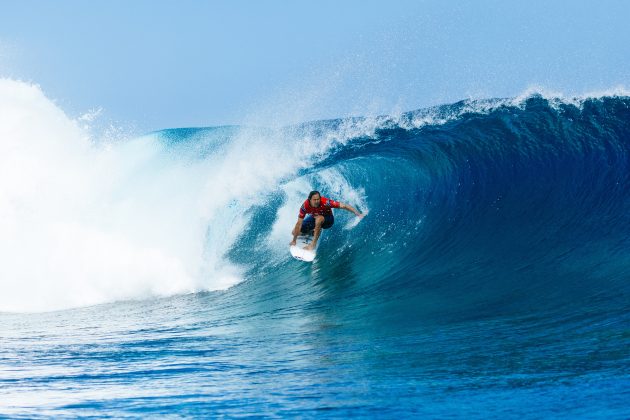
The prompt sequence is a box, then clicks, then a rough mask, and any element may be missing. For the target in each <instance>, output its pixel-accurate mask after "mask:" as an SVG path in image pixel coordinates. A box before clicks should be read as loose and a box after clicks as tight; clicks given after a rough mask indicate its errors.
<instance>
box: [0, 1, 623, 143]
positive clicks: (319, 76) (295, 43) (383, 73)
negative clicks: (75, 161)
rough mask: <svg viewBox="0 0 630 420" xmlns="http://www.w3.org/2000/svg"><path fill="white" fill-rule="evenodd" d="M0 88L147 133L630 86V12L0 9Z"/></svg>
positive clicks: (207, 5) (81, 4)
mask: <svg viewBox="0 0 630 420" xmlns="http://www.w3.org/2000/svg"><path fill="white" fill-rule="evenodd" d="M0 10H1V12H0V76H5V77H7V76H8V77H13V78H18V79H21V80H26V81H32V82H35V83H38V84H40V85H41V86H42V89H43V90H44V91H45V92H46V93H47V95H48V96H49V97H51V98H53V99H54V100H56V101H57V102H58V103H59V104H60V106H61V107H62V108H63V109H64V110H66V111H67V112H68V113H69V114H70V115H75V116H76V115H79V114H81V113H82V112H85V111H87V110H89V109H91V108H99V107H101V108H103V110H104V115H105V116H106V118H109V119H113V120H115V121H119V122H122V123H133V124H135V125H137V127H139V128H141V129H142V130H145V131H148V130H154V129H160V128H170V127H184V126H212V125H221V124H239V123H247V122H255V123H263V122H264V121H266V120H268V121H272V122H273V123H289V122H295V121H302V120H312V119H320V118H331V117H341V116H347V115H373V114H378V113H391V112H396V111H400V110H411V109H416V108H421V107H425V106H429V105H435V104H440V103H447V102H454V101H457V100H459V99H464V98H470V97H473V98H478V97H503V96H515V95H518V94H519V93H521V92H523V91H524V90H525V89H526V88H528V87H530V86H542V87H544V88H547V89H549V90H554V91H559V92H564V93H567V94H574V93H583V92H589V91H597V90H603V89H608V88H612V87H615V86H619V85H622V86H626V87H628V86H630V24H628V19H629V18H630V2H628V1H621V0H620V1H589V2H586V1H572V2H569V1H521V2H517V1H512V2H510V1H474V2H473V1H470V2H469V1H452V2H448V1H419V0H418V1H378V2H377V1H289V0H286V1H253V0H252V1H191V0H187V1H174V0H173V1H157V0H152V1H144V0H135V1H120V0H108V1H87V0H85V1H75V0H60V1H30V0H26V1H24V0H20V1H18V0H14V1H4V0H0Z"/></svg>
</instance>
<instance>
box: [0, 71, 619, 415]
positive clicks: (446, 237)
mask: <svg viewBox="0 0 630 420" xmlns="http://www.w3.org/2000/svg"><path fill="white" fill-rule="evenodd" d="M90 121H91V120H90V116H89V115H88V116H83V117H80V118H71V117H69V116H67V115H66V114H65V113H64V112H63V111H62V110H61V109H60V108H59V107H58V106H57V104H55V103H54V102H52V101H50V100H49V99H47V98H46V97H45V95H44V94H43V93H42V92H41V90H40V89H39V88H38V87H37V86H33V85H30V84H27V83H23V82H15V81H11V80H1V81H0V252H1V255H2V264H1V265H0V416H2V417H9V418H29V419H33V418H49V417H53V418H67V417H70V418H75V417H98V418H107V417H114V418H137V417H155V416H164V417H241V416H262V417H301V418H311V417H322V418H343V417H349V416H352V417H378V418H406V417H416V418H418V417H419V418H424V417H427V418H471V417H472V418H505V417H518V418H543V417H553V418H628V417H630V403H628V401H630V281H629V279H630V184H629V181H630V97H629V96H626V95H625V94H623V93H618V94H615V93H608V94H601V95H593V96H584V97H578V98H565V97H559V96H554V95H545V94H541V93H528V94H524V95H523V96H521V97H517V98H499V99H487V100H464V101H461V102H457V103H453V104H447V105H442V106H436V107H432V108H427V109H420V110H416V111H411V112H406V113H402V114H398V115H393V116H378V117H356V118H342V119H334V120H326V121H313V122H305V123H302V124H293V125H285V126H274V125H272V124H270V126H268V127H261V126H246V125H243V126H225V127H204V128H172V129H166V130H162V131H157V132H153V133H148V134H145V135H141V136H134V137H126V138H120V136H116V135H115V133H109V134H108V133H107V132H106V133H105V134H103V133H101V134H99V135H95V134H94V132H93V130H91V129H90ZM312 189H317V190H319V191H321V192H322V195H324V196H326V197H330V198H334V199H336V200H341V201H342V202H346V203H348V204H351V205H352V206H354V207H356V208H358V209H359V210H360V211H362V212H366V213H367V216H366V217H365V218H364V219H363V220H361V221H360V222H358V220H357V219H356V218H355V217H354V216H353V215H352V214H351V213H349V212H344V211H341V210H336V213H335V225H334V226H333V227H332V228H331V229H328V230H326V231H325V232H324V233H323V235H322V238H321V243H320V246H319V250H318V254H317V259H316V260H315V262H314V263H312V264H309V263H304V262H300V261H297V260H294V259H292V258H291V256H290V254H289V252H288V245H289V242H290V240H291V229H292V228H293V225H294V224H295V222H296V220H297V214H298V210H299V207H300V205H301V203H302V202H303V201H304V199H305V198H306V195H307V194H308V192H309V191H310V190H312Z"/></svg>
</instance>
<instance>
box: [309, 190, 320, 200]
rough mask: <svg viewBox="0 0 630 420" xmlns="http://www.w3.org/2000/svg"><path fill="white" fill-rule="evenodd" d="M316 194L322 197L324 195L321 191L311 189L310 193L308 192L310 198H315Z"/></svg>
mask: <svg viewBox="0 0 630 420" xmlns="http://www.w3.org/2000/svg"><path fill="white" fill-rule="evenodd" d="M314 195H319V196H320V197H321V196H322V195H321V194H320V193H319V191H311V192H310V193H308V199H309V200H310V199H311V198H313V196H314Z"/></svg>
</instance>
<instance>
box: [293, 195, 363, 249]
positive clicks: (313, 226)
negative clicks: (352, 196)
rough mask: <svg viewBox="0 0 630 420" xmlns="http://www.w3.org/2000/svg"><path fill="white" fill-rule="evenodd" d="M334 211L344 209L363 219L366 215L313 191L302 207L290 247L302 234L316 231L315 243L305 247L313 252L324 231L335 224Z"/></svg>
mask: <svg viewBox="0 0 630 420" xmlns="http://www.w3.org/2000/svg"><path fill="white" fill-rule="evenodd" d="M332 209H344V210H348V211H351V212H352V213H354V214H355V215H356V216H357V217H360V218H363V217H364V216H365V215H364V214H362V213H360V212H358V211H357V210H356V209H355V208H354V207H352V206H351V205H348V204H344V203H340V202H339V201H335V200H331V199H330V198H326V197H322V195H321V194H320V193H319V191H311V192H310V193H309V195H308V198H307V199H306V200H305V201H304V204H302V207H300V214H299V215H298V220H297V223H296V224H295V227H294V228H293V232H292V233H293V240H292V241H291V243H290V245H295V243H296V240H297V237H298V235H299V234H300V233H308V232H310V231H314V234H313V242H311V243H310V244H309V245H307V246H305V247H304V249H307V250H313V249H315V246H316V245H317V240H318V239H319V235H320V233H321V231H322V229H328V228H330V227H331V226H332V225H333V223H335V217H334V216H333V212H332Z"/></svg>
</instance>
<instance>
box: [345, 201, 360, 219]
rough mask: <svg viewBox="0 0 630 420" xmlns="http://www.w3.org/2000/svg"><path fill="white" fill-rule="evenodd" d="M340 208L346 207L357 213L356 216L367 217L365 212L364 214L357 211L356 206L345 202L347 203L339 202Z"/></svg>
mask: <svg viewBox="0 0 630 420" xmlns="http://www.w3.org/2000/svg"><path fill="white" fill-rule="evenodd" d="M339 208H340V209H344V210H348V211H351V212H352V213H354V214H355V216H357V217H360V218H363V217H365V214H362V213H360V212H358V211H357V209H355V208H354V207H352V206H351V205H350V204H345V203H339Z"/></svg>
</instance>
